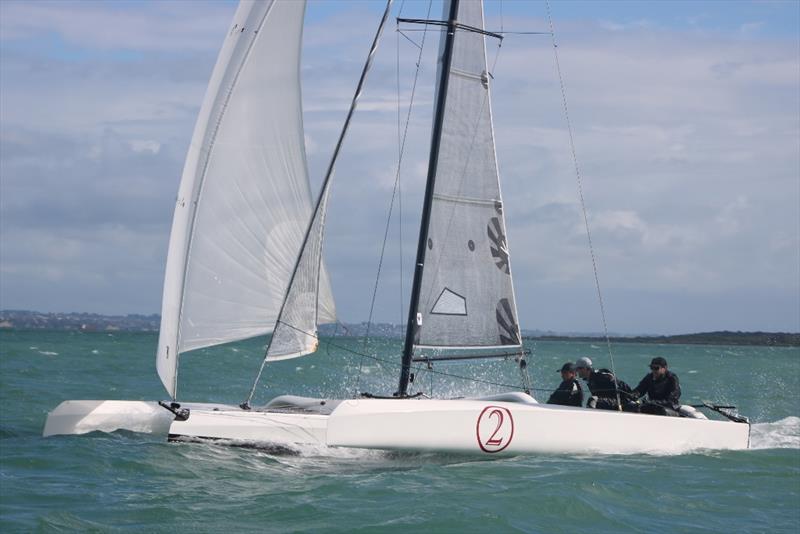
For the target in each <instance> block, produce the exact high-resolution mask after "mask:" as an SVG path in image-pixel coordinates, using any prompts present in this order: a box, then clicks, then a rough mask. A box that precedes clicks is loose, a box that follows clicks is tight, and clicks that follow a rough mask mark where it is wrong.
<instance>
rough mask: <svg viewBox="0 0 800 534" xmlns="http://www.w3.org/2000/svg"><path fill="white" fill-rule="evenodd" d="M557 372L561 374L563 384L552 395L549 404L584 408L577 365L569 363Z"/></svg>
mask: <svg viewBox="0 0 800 534" xmlns="http://www.w3.org/2000/svg"><path fill="white" fill-rule="evenodd" d="M557 372H560V373H561V384H560V385H559V386H558V388H557V389H556V390H555V391H554V392H553V394H552V395H550V399H549V400H548V401H547V404H561V405H563V406H583V388H582V387H581V383H580V382H578V380H577V379H576V378H575V365H574V364H573V363H572V362H567V363H565V364H564V365H562V366H561V370H560V371H557Z"/></svg>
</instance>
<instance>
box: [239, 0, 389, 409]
mask: <svg viewBox="0 0 800 534" xmlns="http://www.w3.org/2000/svg"><path fill="white" fill-rule="evenodd" d="M393 1H394V0H386V8H385V9H384V11H383V16H382V17H381V21H380V24H379V25H378V29H377V31H376V33H375V37H374V38H373V40H372V45H371V46H370V49H369V53H368V54H367V60H366V62H365V63H364V67H363V68H362V70H361V77H360V78H359V80H358V85H357V86H356V91H355V94H354V95H353V99H352V100H351V102H350V109H349V110H348V112H347V117H346V118H345V120H344V125H343V126H342V130H341V132H340V133H339V140H338V141H337V142H336V146H335V147H334V149H333V154H332V155H331V160H330V163H329V164H328V170H327V172H326V173H325V178H324V179H323V181H322V187H321V189H320V194H319V196H318V197H317V202H316V206H315V207H314V211H313V213H312V216H311V220H310V221H309V223H308V227H307V228H306V233H305V237H304V238H303V243H302V245H301V246H300V253H299V255H298V256H297V259H296V261H295V264H294V271H293V272H292V276H291V278H290V279H289V288H288V289H287V292H286V294H285V295H284V298H283V303H282V304H281V310H280V312H278V320H277V321H276V323H275V329H277V327H278V324H279V323H280V324H284V325H287V326H290V325H288V324H287V323H284V322H283V321H281V318H282V317H283V313H284V309H285V307H286V303H287V299H288V296H289V293H290V292H291V289H292V286H293V284H294V280H295V276H296V275H297V271H298V268H299V267H300V260H301V259H302V258H303V254H304V252H305V251H304V249H305V247H306V244H307V243H308V238H309V235H310V233H311V230H312V228H313V224H314V222H315V219H316V217H317V214H318V213H320V207H321V206H323V202H325V203H327V198H328V194H329V192H330V190H329V189H328V186H329V185H330V180H331V177H332V176H333V169H334V165H335V164H336V160H337V158H338V156H339V151H340V150H341V148H342V145H343V144H344V140H345V136H346V134H347V130H348V128H349V126H350V121H351V120H352V118H353V114H354V113H355V111H356V107H357V106H358V101H359V99H360V98H361V95H362V93H363V92H364V83H365V82H366V79H367V74H368V73H369V70H370V68H371V67H372V62H373V60H374V59H375V54H376V53H377V51H378V44H379V43H380V40H381V35H383V29H384V27H385V26H386V20H387V19H388V18H389V13H390V12H391V9H392V2H393ZM324 209H325V208H323V210H324ZM324 221H325V212H324V211H323V212H322V223H321V224H322V228H324ZM321 251H322V244H321V243H320V255H319V257H318V258H317V262H318V264H317V281H316V284H317V285H316V288H317V295H316V298H317V302H316V306H315V310H314V312H315V313H318V311H319V309H318V305H319V276H320V272H321V267H322V266H321V263H322V255H321V254H322V252H321ZM317 319H318V316H316V315H315V318H314V323H315V327H316V321H317ZM275 329H274V330H273V333H272V337H271V338H270V340H269V342H268V343H267V349H266V351H265V354H264V359H263V360H262V361H261V366H260V367H259V369H258V374H256V378H255V380H254V381H253V386H252V387H251V388H250V393H249V394H248V396H247V399H246V400H245V401H244V402H243V403H241V404H240V405H239V406H241V407H242V409H245V410H247V409H249V407H250V401H251V400H252V399H253V395H254V394H255V392H256V387H257V386H258V382H259V380H260V379H261V373H263V372H264V366H265V365H266V363H267V359H268V357H269V350H270V348H271V346H272V341H273V340H274V339H275ZM313 337H315V338H316V337H317V336H316V335H315V336H313Z"/></svg>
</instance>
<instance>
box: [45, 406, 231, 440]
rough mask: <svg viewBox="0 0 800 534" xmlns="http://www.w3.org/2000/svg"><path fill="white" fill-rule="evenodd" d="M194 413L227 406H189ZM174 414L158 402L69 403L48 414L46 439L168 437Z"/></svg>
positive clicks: (228, 407)
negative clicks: (69, 436)
mask: <svg viewBox="0 0 800 534" xmlns="http://www.w3.org/2000/svg"><path fill="white" fill-rule="evenodd" d="M183 406H184V407H186V408H189V409H190V410H195V409H201V408H205V409H209V410H213V409H214V408H226V409H233V406H227V405H223V404H201V403H187V404H184V405H183ZM174 418H175V416H174V415H173V414H171V413H170V412H168V411H167V410H165V409H164V408H162V407H161V406H159V405H158V403H157V402H155V401H118V400H68V401H64V402H62V403H61V404H59V405H58V406H56V409H55V410H53V411H52V412H50V413H49V414H47V421H45V424H44V430H43V431H42V435H43V436H45V437H47V436H55V435H60V434H86V433H89V432H95V431H99V432H115V431H117V430H128V431H131V432H141V433H146V434H166V433H167V431H168V430H169V426H170V424H171V423H172V420H173V419H174Z"/></svg>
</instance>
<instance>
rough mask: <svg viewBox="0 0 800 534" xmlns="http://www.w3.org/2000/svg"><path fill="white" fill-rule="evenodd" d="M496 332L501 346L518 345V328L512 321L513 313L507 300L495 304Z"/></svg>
mask: <svg viewBox="0 0 800 534" xmlns="http://www.w3.org/2000/svg"><path fill="white" fill-rule="evenodd" d="M497 330H498V332H499V334H500V343H502V344H503V345H519V344H520V339H519V326H517V321H516V319H514V311H513V310H512V309H511V303H510V302H508V299H500V302H498V303H497Z"/></svg>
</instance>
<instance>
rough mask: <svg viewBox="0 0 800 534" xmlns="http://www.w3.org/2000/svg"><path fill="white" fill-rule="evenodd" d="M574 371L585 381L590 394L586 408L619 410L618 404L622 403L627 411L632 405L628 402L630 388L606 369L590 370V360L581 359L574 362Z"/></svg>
mask: <svg viewBox="0 0 800 534" xmlns="http://www.w3.org/2000/svg"><path fill="white" fill-rule="evenodd" d="M575 369H576V370H577V371H578V374H579V375H580V377H581V378H583V379H584V380H586V385H587V386H588V387H589V392H590V393H591V394H592V396H591V398H590V399H589V402H588V403H586V407H587V408H597V409H599V410H619V403H618V402H617V399H618V398H619V401H620V402H621V403H622V408H623V409H624V410H626V411H627V410H629V409H630V406H632V403H630V402H628V397H629V392H630V390H631V388H630V386H628V384H626V383H625V382H623V381H622V380H620V379H618V378H615V377H614V374H613V373H612V372H611V371H609V370H608V369H599V370H597V371H595V370H594V369H593V368H592V360H590V359H589V358H586V357H585V356H584V357H581V358H578V361H577V362H575Z"/></svg>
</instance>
